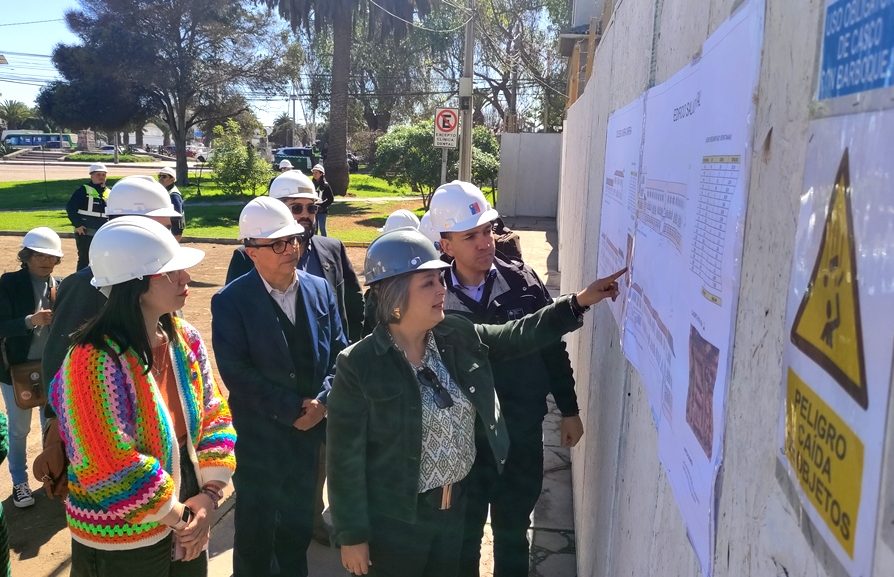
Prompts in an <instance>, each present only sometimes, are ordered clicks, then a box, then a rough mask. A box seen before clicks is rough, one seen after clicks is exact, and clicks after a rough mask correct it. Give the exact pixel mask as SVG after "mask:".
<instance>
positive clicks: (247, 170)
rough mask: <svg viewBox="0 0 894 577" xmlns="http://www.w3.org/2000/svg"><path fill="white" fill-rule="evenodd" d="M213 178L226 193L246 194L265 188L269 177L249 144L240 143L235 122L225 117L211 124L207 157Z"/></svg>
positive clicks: (241, 141)
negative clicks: (211, 138)
mask: <svg viewBox="0 0 894 577" xmlns="http://www.w3.org/2000/svg"><path fill="white" fill-rule="evenodd" d="M210 164H211V167H212V168H213V169H214V180H215V181H216V182H217V184H218V185H219V186H220V187H221V189H223V191H224V192H225V193H226V194H230V195H238V194H250V195H251V196H255V195H256V194H257V192H258V189H259V188H261V189H262V190H263V188H262V187H266V186H267V183H268V182H269V181H270V179H271V178H273V176H274V175H273V170H272V169H271V168H270V164H269V163H267V162H265V161H264V159H263V158H261V157H260V155H259V154H258V152H257V151H256V150H255V148H254V146H252V145H251V143H244V142H243V140H242V136H241V134H240V128H239V124H238V123H237V122H236V121H235V120H232V119H231V120H227V122H226V124H225V125H223V126H221V125H217V126H215V127H214V154H213V155H211V159H210Z"/></svg>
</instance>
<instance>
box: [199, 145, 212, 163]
mask: <svg viewBox="0 0 894 577" xmlns="http://www.w3.org/2000/svg"><path fill="white" fill-rule="evenodd" d="M213 157H214V149H213V148H211V149H208V150H202V151H201V152H197V153H196V160H198V161H199V162H211V159H212V158H213Z"/></svg>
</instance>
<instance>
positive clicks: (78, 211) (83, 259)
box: [65, 162, 108, 270]
mask: <svg viewBox="0 0 894 577" xmlns="http://www.w3.org/2000/svg"><path fill="white" fill-rule="evenodd" d="M107 173H108V171H107V170H106V165H105V164H102V163H101V162H97V163H95V164H91V165H90V182H85V183H84V184H82V185H81V186H79V187H77V188H76V189H75V191H74V192H73V193H72V195H71V198H69V199H68V204H66V205H65V212H66V213H68V220H69V221H71V225H72V226H73V227H74V232H75V245H76V246H77V248H78V264H77V270H81V269H82V268H85V267H86V266H87V265H88V264H89V262H90V242H91V241H92V240H93V235H94V234H96V231H97V230H98V229H99V227H101V226H102V225H103V224H105V222H106V201H105V193H106V174H107Z"/></svg>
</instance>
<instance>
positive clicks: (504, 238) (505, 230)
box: [493, 218, 522, 260]
mask: <svg viewBox="0 0 894 577" xmlns="http://www.w3.org/2000/svg"><path fill="white" fill-rule="evenodd" d="M493 236H494V247H495V248H496V249H497V251H499V252H500V253H501V254H502V255H503V256H505V257H508V258H509V259H512V260H522V249H521V238H520V237H519V236H518V233H516V232H515V231H513V230H512V229H510V228H509V227H508V226H506V225H505V224H504V223H503V219H502V218H497V219H496V220H494V222H493Z"/></svg>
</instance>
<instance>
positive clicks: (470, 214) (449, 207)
mask: <svg viewBox="0 0 894 577" xmlns="http://www.w3.org/2000/svg"><path fill="white" fill-rule="evenodd" d="M428 206H429V212H430V213H431V222H432V226H433V227H434V229H435V231H436V232H463V231H466V230H471V229H473V228H475V227H476V226H480V225H482V224H485V223H488V222H492V221H494V220H496V219H497V218H498V217H499V216H500V215H499V213H498V212H497V211H496V210H494V209H492V208H491V207H490V204H488V202H487V200H486V199H485V198H484V193H482V192H481V190H480V189H479V188H478V187H477V186H475V185H474V184H472V183H470V182H462V181H460V180H454V181H453V182H448V183H447V184H442V185H441V186H439V187H438V189H437V190H435V193H434V194H433V195H432V197H431V201H430V202H429V205H428Z"/></svg>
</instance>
